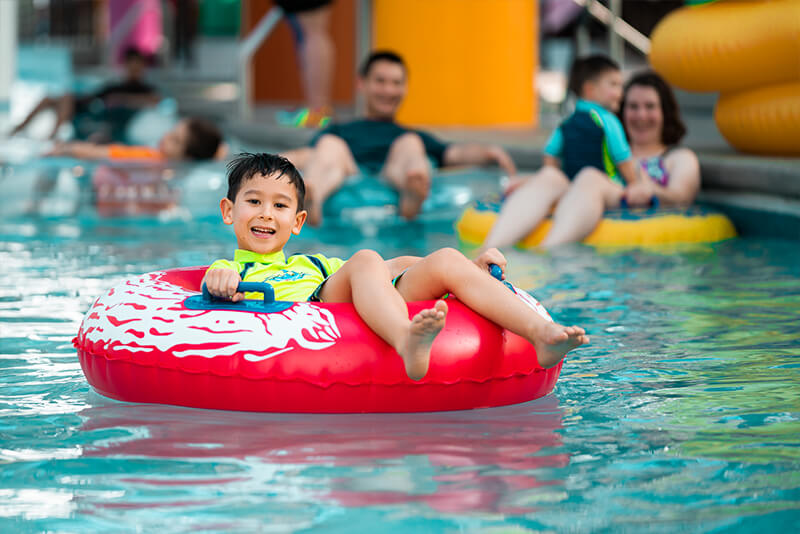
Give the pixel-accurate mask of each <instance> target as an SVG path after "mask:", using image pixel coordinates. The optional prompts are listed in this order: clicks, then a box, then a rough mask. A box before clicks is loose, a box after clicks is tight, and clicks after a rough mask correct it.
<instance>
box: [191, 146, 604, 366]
mask: <svg viewBox="0 0 800 534" xmlns="http://www.w3.org/2000/svg"><path fill="white" fill-rule="evenodd" d="M304 198H305V185H304V183H303V179H302V177H301V176H300V173H299V172H298V171H297V169H296V168H295V167H294V165H292V164H291V162H289V160H287V159H285V158H282V157H280V156H274V155H271V154H240V155H239V156H238V157H237V158H236V159H234V160H233V161H231V162H230V164H229V166H228V194H227V197H226V198H223V199H222V200H221V201H220V210H221V212H222V220H223V221H224V222H225V224H229V225H233V230H234V233H235V234H236V241H237V244H238V249H237V250H236V253H235V254H234V259H233V261H228V260H217V261H215V262H214V263H213V264H212V265H211V266H210V267H209V268H208V270H207V271H206V274H205V278H204V280H203V281H204V282H205V283H206V285H207V287H208V290H209V292H210V293H211V294H212V295H215V296H217V297H221V298H228V299H231V300H233V301H240V300H242V299H243V298H245V295H243V294H242V293H239V292H237V291H236V289H237V285H238V283H239V282H240V281H241V280H242V279H244V280H247V281H259V282H262V281H266V282H270V283H271V284H272V285H273V288H274V290H275V298H276V299H277V300H292V301H302V300H312V301H318V302H352V303H353V306H354V307H355V309H356V312H357V313H358V315H359V316H360V317H361V318H362V319H363V320H364V322H365V323H366V324H367V325H368V326H369V327H370V328H371V329H372V330H373V331H374V332H375V333H376V334H378V336H380V337H381V338H382V339H383V340H384V341H386V342H387V343H388V344H389V345H391V346H392V347H393V348H394V349H395V350H396V351H397V353H398V354H399V355H400V357H401V358H402V359H403V362H404V364H405V369H406V373H407V374H408V376H409V377H410V378H412V379H414V380H419V379H421V378H422V377H424V376H425V374H426V373H427V372H428V364H429V362H430V350H431V345H432V344H433V340H434V338H435V337H436V335H437V334H438V333H439V331H440V330H441V329H442V328H443V327H444V323H445V318H446V316H447V303H446V302H445V301H444V300H441V299H439V297H441V296H442V295H445V294H447V293H453V294H455V295H457V297H458V299H459V300H460V301H461V302H463V303H464V304H466V305H467V306H469V307H470V308H472V309H473V310H475V311H476V312H478V313H480V314H481V315H483V316H484V317H486V318H488V319H489V320H491V321H494V322H495V323H497V324H498V325H500V326H502V327H504V328H507V329H509V330H511V331H512V332H514V333H516V334H519V335H521V336H523V337H524V338H525V339H527V340H528V341H529V342H530V343H531V344H533V345H534V347H535V348H536V353H537V356H538V359H539V364H540V365H541V366H542V367H552V366H554V365H556V364H557V363H558V362H559V361H561V359H562V358H563V357H564V355H565V354H566V353H567V352H569V351H570V350H572V349H574V348H576V347H578V346H580V345H583V344H584V343H587V342H588V341H589V339H588V337H586V335H585V332H584V330H583V329H582V328H579V327H577V326H569V327H565V326H561V325H559V324H556V323H552V322H549V321H546V320H545V319H543V318H542V317H541V316H539V315H538V314H537V313H536V312H535V311H534V310H533V309H531V308H530V307H528V305H527V304H525V303H524V302H522V301H521V300H520V299H519V298H518V297H516V296H515V295H514V294H512V293H511V292H510V291H509V290H508V289H507V288H506V287H505V286H504V285H503V284H502V283H501V282H500V281H498V280H496V279H494V278H492V277H491V275H490V274H489V273H488V268H489V264H491V263H495V264H498V265H499V266H500V267H501V268H505V263H506V262H505V258H504V257H503V255H502V254H500V252H499V251H497V250H488V251H486V252H485V253H484V254H482V255H481V257H479V258H478V259H477V260H475V262H472V261H470V260H468V259H467V258H466V257H465V256H464V255H463V254H461V253H460V252H458V251H456V250H453V249H440V250H437V251H436V252H434V253H432V254H430V255H428V256H426V257H424V258H417V257H412V256H402V257H398V258H394V259H391V260H388V261H384V260H383V259H382V258H381V257H380V256H379V255H378V254H377V253H376V252H374V251H371V250H361V251H359V252H356V253H355V254H353V256H352V257H351V258H350V259H349V260H347V261H343V260H340V259H337V258H326V257H324V256H322V255H321V254H316V255H314V256H305V255H296V256H291V257H289V258H288V259H287V258H286V257H285V256H284V253H283V247H284V246H285V245H286V243H287V242H288V241H289V238H290V237H291V236H292V235H293V234H294V235H297V234H299V233H300V230H301V229H302V227H303V223H305V221H306V216H307V212H306V211H305V210H304V209H303V202H304ZM432 299H439V300H437V301H436V303H435V304H434V306H433V307H432V308H429V309H426V310H423V311H421V312H419V313H418V314H417V315H415V316H414V317H413V318H411V319H409V318H408V308H407V306H406V302H407V301H417V300H432Z"/></svg>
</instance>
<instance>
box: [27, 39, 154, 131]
mask: <svg viewBox="0 0 800 534" xmlns="http://www.w3.org/2000/svg"><path fill="white" fill-rule="evenodd" d="M124 68H125V78H124V79H123V80H122V81H120V82H113V83H108V84H106V85H104V86H103V87H101V88H100V89H99V90H98V91H95V92H94V93H92V94H89V95H82V96H76V95H73V94H70V93H68V94H65V95H60V96H55V97H46V98H44V99H42V101H41V102H39V104H38V105H37V106H36V107H35V108H33V110H32V111H31V112H30V113H29V114H28V116H27V117H25V120H23V121H22V122H21V123H19V124H18V125H17V126H16V127H15V128H14V129H13V130H12V131H11V135H15V134H17V133H19V132H20V131H22V130H23V129H24V128H25V127H26V126H27V125H28V124H29V123H30V122H31V121H32V120H33V119H34V117H36V116H37V115H38V114H39V113H41V112H42V111H44V110H46V109H53V110H55V112H56V123H55V126H53V131H52V132H51V134H50V138H51V139H52V138H54V137H55V136H56V133H57V132H58V129H59V127H60V126H61V124H63V123H64V122H65V121H68V120H72V122H73V126H74V127H75V137H77V138H78V139H90V140H93V141H112V140H113V141H120V140H121V139H119V137H120V136H121V135H122V134H123V132H124V129H125V126H126V125H127V123H128V121H129V120H130V119H131V118H132V117H133V115H134V114H135V113H136V112H137V111H139V110H140V109H142V108H145V107H149V106H154V105H156V104H157V103H158V101H159V100H160V99H161V97H160V95H159V94H158V91H157V90H156V88H155V87H153V86H152V85H150V84H148V83H146V82H145V81H143V78H144V73H145V69H146V68H147V58H145V57H144V56H143V55H142V53H141V52H139V51H138V50H136V49H135V48H129V49H128V50H126V51H125V64H124ZM104 129H107V130H109V131H107V132H104V131H103V130H104Z"/></svg>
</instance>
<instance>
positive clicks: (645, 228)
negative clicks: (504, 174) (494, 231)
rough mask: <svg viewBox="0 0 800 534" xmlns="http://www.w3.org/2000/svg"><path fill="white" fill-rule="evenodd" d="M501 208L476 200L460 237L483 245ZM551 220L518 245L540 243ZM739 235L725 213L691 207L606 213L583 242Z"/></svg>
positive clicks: (669, 241)
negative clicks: (686, 208)
mask: <svg viewBox="0 0 800 534" xmlns="http://www.w3.org/2000/svg"><path fill="white" fill-rule="evenodd" d="M498 209H499V207H498V206H497V205H496V204H491V203H481V202H479V203H477V204H475V205H473V206H470V207H468V208H467V209H466V210H465V211H464V213H462V214H461V217H460V218H459V219H458V221H457V222H456V233H457V234H458V237H459V239H461V241H463V242H464V243H467V244H469V245H480V244H482V243H483V241H484V240H485V239H486V236H487V235H488V233H489V229H490V228H491V227H492V226H493V225H494V221H495V219H497V210H498ZM550 227H551V221H550V220H549V219H548V220H545V221H544V222H542V224H540V225H539V226H537V227H536V228H535V229H534V230H533V231H532V232H531V233H530V234H528V235H527V236H526V237H525V238H524V239H523V240H522V241H520V242H519V243H518V244H517V246H519V247H520V248H532V247H535V246H536V245H539V244H540V243H541V242H542V240H543V239H544V237H545V236H546V235H547V232H549V231H550ZM732 237H736V229H735V228H734V227H733V224H732V223H731V221H730V219H728V218H727V217H726V216H725V215H723V214H721V213H717V212H713V211H708V210H705V209H702V208H698V207H692V208H689V209H688V210H680V211H678V210H619V211H615V212H609V213H606V216H605V217H604V218H603V220H602V221H600V224H598V225H597V227H596V228H595V229H594V231H593V232H592V233H591V234H589V235H588V236H587V237H586V239H584V240H583V242H584V243H585V244H587V245H594V246H601V247H605V246H652V245H673V244H680V243H713V242H716V241H722V240H725V239H730V238H732Z"/></svg>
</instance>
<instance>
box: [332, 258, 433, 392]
mask: <svg viewBox="0 0 800 534" xmlns="http://www.w3.org/2000/svg"><path fill="white" fill-rule="evenodd" d="M391 280H392V279H391V273H390V271H389V267H388V266H387V265H386V263H385V262H384V261H383V259H382V258H381V257H380V255H378V253H376V252H374V251H371V250H361V251H359V252H356V253H355V254H353V256H352V257H351V258H350V259H349V260H347V262H346V263H345V264H344V266H342V268H341V269H339V270H338V271H336V273H334V274H333V275H332V276H331V277H330V278H329V279H328V281H327V282H325V285H324V286H323V287H322V290H321V292H320V297H321V298H322V300H323V301H324V302H352V303H353V306H355V308H356V312H358V315H359V317H361V319H362V320H363V321H364V322H365V323H367V326H369V327H370V328H371V329H372V331H373V332H375V333H376V334H377V335H378V336H379V337H380V338H381V339H383V340H384V341H386V343H388V344H389V345H391V346H392V347H394V349H395V350H396V351H397V353H398V354H399V355H400V357H401V358H402V359H403V363H404V365H405V369H406V374H407V375H408V376H409V378H411V379H413V380H419V379H421V378H422V377H424V376H425V374H426V373H427V372H428V366H429V364H430V358H431V356H430V354H431V346H432V345H433V340H434V339H435V338H436V336H437V335H438V334H439V332H440V331H441V330H442V328H444V324H445V319H446V317H447V304H446V303H445V302H444V301H441V300H440V301H437V302H436V304H435V305H434V306H433V307H432V308H428V309H425V310H422V311H420V312H419V313H417V314H416V315H415V316H414V317H413V318H411V319H410V320H409V318H408V307H407V305H406V302H405V301H404V300H403V297H401V296H400V293H398V292H397V290H396V289H395V288H394V286H392V282H391Z"/></svg>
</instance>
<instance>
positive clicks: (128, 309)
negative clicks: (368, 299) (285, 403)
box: [79, 272, 341, 361]
mask: <svg viewBox="0 0 800 534" xmlns="http://www.w3.org/2000/svg"><path fill="white" fill-rule="evenodd" d="M164 274H165V273H163V272H156V273H148V274H145V275H142V276H139V277H134V278H130V279H128V280H125V281H123V282H121V283H120V284H118V285H116V286H115V287H113V288H111V289H110V290H109V291H108V293H106V294H105V295H103V296H101V297H100V298H98V299H97V301H96V302H95V303H94V305H93V306H92V307H91V308H90V309H89V311H87V312H86V316H85V317H84V319H83V324H82V325H81V334H79V338H81V335H83V336H85V341H87V342H92V343H98V342H102V346H103V347H105V349H106V350H110V351H114V350H127V351H131V352H156V351H157V352H162V353H171V354H173V355H174V356H176V357H178V358H182V357H185V356H190V355H191V356H203V357H206V358H213V357H216V356H230V355H233V354H236V353H241V354H244V357H245V359H247V360H250V361H257V360H263V359H266V358H271V357H274V356H275V355H277V354H280V353H283V352H286V351H289V350H292V349H293V348H294V347H295V346H298V347H302V348H304V349H309V350H321V349H324V348H327V347H330V346H332V345H333V344H335V343H336V341H337V340H338V339H339V338H340V337H341V334H340V332H339V328H338V327H337V325H336V320H335V318H334V316H333V314H332V313H331V312H330V311H329V310H327V309H325V308H323V307H321V306H317V305H315V304H312V303H307V302H298V303H296V304H294V305H293V306H292V307H291V308H289V309H287V310H284V311H282V312H273V313H252V312H246V311H233V310H231V311H228V310H213V311H203V310H187V309H186V308H184V306H183V301H184V300H185V299H186V297H189V296H192V295H196V294H197V293H195V292H192V291H188V290H185V289H183V288H181V287H179V286H176V285H174V284H172V283H169V282H166V281H164V280H162V277H163V275H164ZM292 342H294V344H292Z"/></svg>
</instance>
